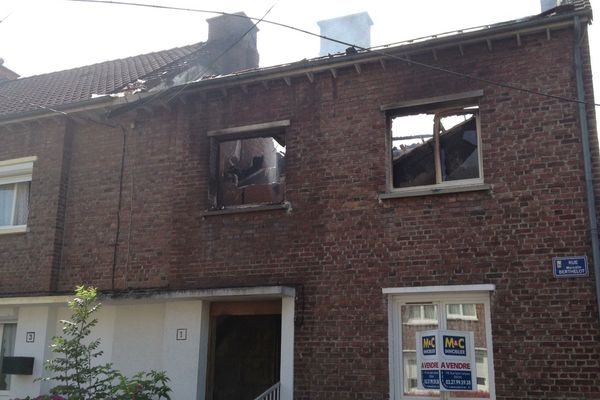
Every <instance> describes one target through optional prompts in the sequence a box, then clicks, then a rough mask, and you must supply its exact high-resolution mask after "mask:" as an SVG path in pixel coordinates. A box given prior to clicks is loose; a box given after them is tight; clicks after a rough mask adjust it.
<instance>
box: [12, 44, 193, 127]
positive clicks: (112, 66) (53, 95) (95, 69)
mask: <svg viewBox="0 0 600 400" xmlns="http://www.w3.org/2000/svg"><path fill="white" fill-rule="evenodd" d="M201 45H202V43H196V44H193V45H189V46H184V47H178V48H174V49H169V50H164V51H159V52H155V53H149V54H143V55H139V56H134V57H128V58H124V59H120V60H113V61H105V62H101V63H98V64H93V65H88V66H84V67H78V68H73V69H69V70H64V71H58V72H51V73H48V74H42V75H36V76H31V77H27V78H22V79H16V80H11V81H5V82H2V83H0V116H2V115H9V114H20V113H27V112H31V111H37V110H40V109H42V108H43V107H50V108H60V107H61V106H63V105H66V104H73V103H78V102H81V101H85V100H89V99H91V98H92V95H94V94H99V95H102V94H109V93H113V92H115V91H117V90H119V89H121V88H123V87H124V86H126V85H127V84H128V83H131V82H135V81H136V80H137V79H140V78H143V77H144V76H146V75H149V74H152V73H154V72H155V71H156V70H159V69H162V68H164V67H166V66H168V65H169V64H172V63H175V64H176V63H177V62H178V61H179V60H180V59H181V58H184V57H185V56H187V55H189V54H192V53H193V52H194V51H196V50H197V49H198V48H200V47H201Z"/></svg>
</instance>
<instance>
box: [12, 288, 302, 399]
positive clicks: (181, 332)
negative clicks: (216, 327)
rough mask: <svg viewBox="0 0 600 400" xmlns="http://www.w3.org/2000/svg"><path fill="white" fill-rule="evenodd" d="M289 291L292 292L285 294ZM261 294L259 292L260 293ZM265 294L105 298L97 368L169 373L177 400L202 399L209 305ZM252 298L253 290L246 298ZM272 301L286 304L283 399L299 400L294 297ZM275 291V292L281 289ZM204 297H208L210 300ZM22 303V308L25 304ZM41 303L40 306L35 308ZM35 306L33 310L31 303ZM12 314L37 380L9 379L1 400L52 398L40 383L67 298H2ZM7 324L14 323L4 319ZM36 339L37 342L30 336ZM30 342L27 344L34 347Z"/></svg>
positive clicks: (19, 352) (20, 351)
mask: <svg viewBox="0 0 600 400" xmlns="http://www.w3.org/2000/svg"><path fill="white" fill-rule="evenodd" d="M284 289H288V288H284ZM257 290H258V292H257ZM261 291H262V290H261V288H250V289H240V290H235V289H233V291H232V289H224V290H222V291H221V292H218V293H213V294H216V295H217V297H214V299H213V296H210V297H209V299H206V298H204V297H203V296H201V297H202V298H199V297H198V296H193V295H189V293H188V294H183V295H181V293H182V292H179V295H175V296H173V294H166V295H163V297H162V298H156V297H154V298H141V299H124V300H103V301H102V303H103V304H102V307H101V309H100V310H99V311H98V312H97V313H96V315H95V316H96V318H97V319H98V321H99V323H98V325H97V326H96V327H95V328H94V330H93V331H92V334H91V336H90V338H91V339H95V338H100V339H101V341H102V342H101V346H100V350H102V351H103V355H102V356H101V357H99V358H97V360H96V361H97V363H99V364H101V363H107V362H111V363H113V364H114V367H115V368H117V369H119V370H121V372H123V373H124V374H126V375H127V376H131V375H133V374H135V373H136V372H139V371H150V370H156V371H165V372H166V374H167V376H168V377H169V379H170V383H169V386H170V387H171V389H172V390H173V392H172V393H171V398H173V399H177V400H202V399H204V394H205V385H206V371H207V352H208V334H209V304H210V302H211V301H213V300H221V301H223V300H230V299H235V300H236V301H239V300H245V299H249V300H254V299H261V298H264V297H263V296H265V293H262V294H261V293H260V292H261ZM247 292H252V293H251V295H250V296H248V293H247ZM263 292H268V293H266V296H267V297H266V298H270V299H273V298H277V297H279V298H281V301H282V316H281V321H282V322H281V325H282V326H281V337H282V339H281V349H282V350H281V371H280V376H281V399H282V400H285V399H287V400H291V399H292V397H293V346H294V339H293V338H294V297H293V289H292V293H290V292H289V291H288V292H285V291H281V290H280V291H279V293H273V289H272V288H266V290H264V291H263ZM275 292H277V290H275ZM204 294H205V293H202V295H204ZM20 300H22V303H21V304H19V301H20ZM36 302H41V303H38V304H31V303H36ZM27 303H29V304H27ZM3 309H6V310H8V309H10V310H11V313H12V314H10V315H11V316H12V317H8V318H7V317H5V318H4V319H10V322H11V323H15V322H16V324H17V333H16V340H15V346H14V347H15V348H14V352H13V354H14V355H15V356H28V357H34V358H35V361H34V368H33V374H32V375H30V376H29V375H11V378H10V387H9V390H7V391H0V400H8V399H13V398H20V397H26V396H32V397H33V396H37V395H39V394H45V393H48V390H49V389H50V387H51V383H46V382H43V383H42V382H39V381H36V379H37V378H39V377H41V376H42V375H43V374H44V368H43V362H44V360H47V359H49V358H51V357H52V353H51V351H50V350H49V345H50V344H51V341H52V337H53V336H55V335H60V334H61V333H62V332H61V329H62V324H61V323H60V322H59V321H60V320H63V319H68V318H69V316H70V312H69V310H68V308H67V307H66V299H65V298H63V297H60V298H58V297H56V298H54V297H49V298H39V297H38V298H21V299H0V311H1V310H3ZM6 322H8V321H6ZM32 332H33V333H34V334H35V338H34V340H33V342H31V338H32V335H31V333H32ZM28 340H29V342H28Z"/></svg>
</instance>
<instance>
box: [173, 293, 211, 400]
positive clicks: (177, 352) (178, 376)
mask: <svg viewBox="0 0 600 400" xmlns="http://www.w3.org/2000/svg"><path fill="white" fill-rule="evenodd" d="M204 308H205V307H204ZM206 311H208V310H203V302H201V301H182V302H174V303H167V304H166V306H165V320H164V335H163V346H162V357H163V360H164V361H163V365H162V369H163V370H165V371H166V372H167V376H168V377H169V378H170V379H171V388H172V389H173V393H172V395H171V397H172V398H173V399H181V400H196V399H198V398H200V397H199V395H201V396H202V397H203V396H204V390H201V391H200V390H199V387H200V386H202V387H204V380H203V379H204V377H205V373H204V374H203V376H202V378H201V379H202V381H201V383H202V384H201V385H199V376H200V374H199V366H200V364H199V361H200V360H206V349H202V350H201V346H200V336H201V335H200V332H201V328H202V320H203V312H206ZM178 329H182V330H183V329H185V333H186V340H177V330H178ZM183 332H184V331H180V333H183Z"/></svg>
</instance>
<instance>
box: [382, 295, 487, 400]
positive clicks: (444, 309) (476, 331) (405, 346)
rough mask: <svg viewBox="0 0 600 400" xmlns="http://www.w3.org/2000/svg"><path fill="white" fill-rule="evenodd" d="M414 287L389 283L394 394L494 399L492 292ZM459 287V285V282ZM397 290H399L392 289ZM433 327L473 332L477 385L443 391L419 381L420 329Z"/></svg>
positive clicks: (432, 397)
mask: <svg viewBox="0 0 600 400" xmlns="http://www.w3.org/2000/svg"><path fill="white" fill-rule="evenodd" d="M443 288H444V287H436V288H435V290H434V291H432V292H427V290H428V289H431V288H424V291H423V292H415V291H414V290H413V289H414V288H410V290H409V291H408V293H402V291H403V290H402V289H403V288H393V289H385V290H384V292H387V293H389V294H390V297H389V300H390V301H389V323H390V334H389V335H390V339H389V340H390V390H391V398H392V399H396V400H399V399H414V400H417V399H453V400H456V399H471V400H472V399H480V400H482V399H494V398H495V393H494V382H493V377H494V369H493V349H492V333H491V318H490V305H489V292H488V291H485V290H478V291H469V286H464V291H462V292H461V291H457V290H458V289H456V287H452V288H453V291H451V292H443V291H440V290H444V289H443ZM459 289H460V288H459ZM394 291H398V292H399V293H397V294H394V293H393V292H394ZM432 329H450V330H459V331H470V332H473V335H474V339H475V357H476V369H477V390H476V391H471V392H447V393H441V392H439V391H433V390H422V389H418V387H417V368H418V366H417V365H416V333H417V332H420V331H426V330H432Z"/></svg>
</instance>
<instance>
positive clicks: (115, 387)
mask: <svg viewBox="0 0 600 400" xmlns="http://www.w3.org/2000/svg"><path fill="white" fill-rule="evenodd" d="M75 295H76V297H75V298H74V299H73V300H71V301H69V303H68V304H69V309H70V310H71V312H72V315H71V320H69V321H61V323H62V324H63V328H62V330H63V335H62V336H55V337H54V338H53V339H52V342H53V343H52V346H51V348H52V352H54V353H55V354H56V355H57V357H55V358H54V359H52V360H49V361H46V364H45V368H46V370H48V371H50V372H51V376H49V377H47V378H43V380H45V381H55V382H58V385H56V386H54V387H53V388H52V389H51V390H50V393H52V394H53V395H61V396H66V397H67V398H68V399H69V400H107V399H111V400H112V399H114V400H153V399H167V400H170V397H169V392H170V391H171V389H170V388H169V387H168V386H167V383H168V381H169V378H168V377H167V376H166V374H165V373H164V372H157V371H150V372H140V373H138V374H136V375H134V376H133V377H131V378H127V377H125V376H124V375H123V374H122V373H121V372H120V371H118V370H116V369H114V368H113V366H112V364H110V363H109V364H100V365H95V363H94V360H95V359H96V358H97V357H99V356H101V355H102V351H101V350H98V348H99V346H100V339H96V340H91V341H89V340H88V336H89V335H90V334H91V331H92V328H93V327H94V326H96V324H97V323H98V320H97V319H96V318H94V317H93V314H94V313H95V312H96V311H98V309H99V308H100V304H99V303H98V302H97V301H96V297H97V292H96V289H95V288H91V287H84V286H80V287H78V288H77V290H76V291H75Z"/></svg>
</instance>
